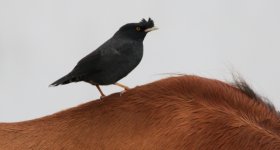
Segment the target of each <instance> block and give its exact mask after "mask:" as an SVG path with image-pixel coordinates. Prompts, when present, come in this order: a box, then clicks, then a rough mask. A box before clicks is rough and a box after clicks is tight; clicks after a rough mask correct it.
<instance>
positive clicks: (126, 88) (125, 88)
mask: <svg viewBox="0 0 280 150" xmlns="http://www.w3.org/2000/svg"><path fill="white" fill-rule="evenodd" d="M115 85H116V86H119V87H121V88H124V90H123V91H122V92H121V93H120V96H122V94H124V93H125V92H126V91H127V90H129V89H130V88H129V87H128V86H125V85H123V84H120V83H115Z"/></svg>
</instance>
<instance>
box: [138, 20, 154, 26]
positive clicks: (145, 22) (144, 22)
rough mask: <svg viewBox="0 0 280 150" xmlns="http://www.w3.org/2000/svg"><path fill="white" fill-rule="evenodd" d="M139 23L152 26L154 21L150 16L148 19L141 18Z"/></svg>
mask: <svg viewBox="0 0 280 150" xmlns="http://www.w3.org/2000/svg"><path fill="white" fill-rule="evenodd" d="M139 23H140V24H141V25H142V26H145V27H146V28H151V27H154V21H153V20H152V19H151V18H149V19H148V21H147V20H145V19H144V18H143V19H142V20H141V21H140V22H139Z"/></svg>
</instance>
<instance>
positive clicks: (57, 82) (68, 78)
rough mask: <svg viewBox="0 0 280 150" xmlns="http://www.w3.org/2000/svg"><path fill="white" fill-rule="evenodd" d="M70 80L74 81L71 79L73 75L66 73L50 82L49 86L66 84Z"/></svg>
mask: <svg viewBox="0 0 280 150" xmlns="http://www.w3.org/2000/svg"><path fill="white" fill-rule="evenodd" d="M70 82H74V80H73V77H72V76H71V75H70V74H68V75H66V76H64V77H62V78H60V79H58V80H57V81H55V82H54V83H52V84H50V85H49V86H58V85H63V84H68V83H70Z"/></svg>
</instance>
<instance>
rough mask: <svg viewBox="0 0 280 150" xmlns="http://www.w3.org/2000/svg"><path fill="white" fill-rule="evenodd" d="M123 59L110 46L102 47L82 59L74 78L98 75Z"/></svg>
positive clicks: (75, 69) (73, 72)
mask: <svg viewBox="0 0 280 150" xmlns="http://www.w3.org/2000/svg"><path fill="white" fill-rule="evenodd" d="M120 57H121V54H120V52H119V51H118V50H117V49H115V48H112V47H110V46H101V47H99V48H98V49H97V50H95V51H93V52H92V53H90V54H89V55H87V56H85V57H84V58H83V59H81V60H80V61H79V62H78V64H77V65H76V66H75V68H74V69H73V71H72V73H71V74H72V75H74V76H77V75H79V76H83V75H85V74H92V73H98V72H100V71H102V70H104V69H106V68H107V66H108V65H110V64H112V63H114V62H115V61H116V60H118V59H119V58H120Z"/></svg>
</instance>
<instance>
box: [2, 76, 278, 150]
mask: <svg viewBox="0 0 280 150" xmlns="http://www.w3.org/2000/svg"><path fill="white" fill-rule="evenodd" d="M0 149H1V150H7V149H8V150H13V149H16V150H29V149H35V150H44V149H50V150H60V149H65V150H87V149H97V150H98V149H108V150H113V149H119V150H125V149H128V150H136V149H151V150H156V149H160V150H162V149H168V150H177V149H178V150H181V149H182V150H185V149H192V150H193V149H197V150H203V149H219V150H220V149H222V150H231V149H232V150H240V149H246V150H249V149H252V150H276V149H280V119H279V114H278V113H277V111H276V110H275V109H274V107H273V106H272V105H270V104H268V103H267V102H265V101H263V100H262V99H261V98H260V97H259V96H257V95H256V94H255V93H254V92H253V91H252V90H251V89H250V87H249V86H248V85H247V84H246V83H245V82H243V81H241V82H236V83H235V84H234V85H231V84H227V83H224V82H221V81H217V80H212V79H206V78H201V77H197V76H180V77H171V78H168V79H163V80H160V81H157V82H154V83H151V84H148V85H144V86H140V87H136V88H134V89H131V90H129V91H127V92H126V93H124V94H123V95H121V96H120V94H113V95H110V96H108V97H105V98H104V99H102V100H96V101H92V102H89V103H86V104H83V105H81V106H78V107H75V108H71V109H68V110H65V111H62V112H59V113H56V114H53V115H50V116H47V117H43V118H39V119H35V120H31V121H25V122H19V123H2V124H0Z"/></svg>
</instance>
